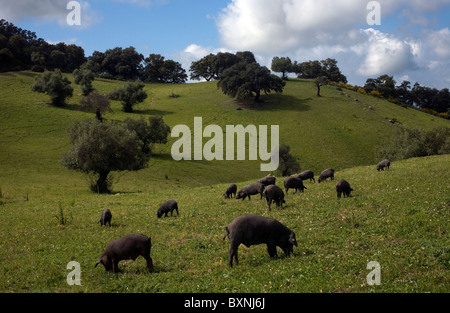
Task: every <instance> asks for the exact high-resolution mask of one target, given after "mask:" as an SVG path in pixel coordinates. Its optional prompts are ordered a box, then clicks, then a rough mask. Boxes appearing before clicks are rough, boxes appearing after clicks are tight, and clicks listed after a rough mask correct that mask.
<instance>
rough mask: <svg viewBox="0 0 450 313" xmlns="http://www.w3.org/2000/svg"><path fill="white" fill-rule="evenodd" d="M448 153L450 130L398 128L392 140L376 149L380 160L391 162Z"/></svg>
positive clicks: (449, 149)
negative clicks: (385, 159)
mask: <svg viewBox="0 0 450 313" xmlns="http://www.w3.org/2000/svg"><path fill="white" fill-rule="evenodd" d="M449 153H450V128H446V127H439V128H435V129H433V130H428V131H426V130H419V129H407V128H399V130H398V131H397V133H396V134H395V136H394V138H392V140H391V141H389V143H388V144H387V145H386V144H384V145H382V146H381V147H379V148H378V155H379V157H380V158H388V159H390V160H391V161H395V160H403V159H409V158H415V157H424V156H430V155H440V154H449Z"/></svg>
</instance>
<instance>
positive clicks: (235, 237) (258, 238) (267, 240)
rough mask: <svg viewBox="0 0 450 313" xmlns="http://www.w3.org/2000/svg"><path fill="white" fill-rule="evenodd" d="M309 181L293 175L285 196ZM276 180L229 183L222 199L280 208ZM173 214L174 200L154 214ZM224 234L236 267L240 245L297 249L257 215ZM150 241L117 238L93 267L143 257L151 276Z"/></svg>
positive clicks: (305, 175) (346, 189)
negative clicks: (255, 200)
mask: <svg viewBox="0 0 450 313" xmlns="http://www.w3.org/2000/svg"><path fill="white" fill-rule="evenodd" d="M390 165H391V162H390V161H389V160H383V161H381V162H380V163H378V165H377V167H376V169H377V171H380V170H381V171H384V169H385V168H387V169H389V168H390ZM328 178H330V179H331V180H334V169H332V168H329V169H326V170H324V171H323V172H322V173H321V174H320V176H319V178H318V182H319V183H320V182H323V181H326V180H327V179H328ZM307 179H309V180H310V182H311V181H312V182H315V179H314V173H313V172H312V171H309V170H308V171H304V172H302V173H300V174H296V175H292V176H290V177H288V178H286V179H285V180H284V188H285V192H286V194H287V193H288V191H289V189H295V192H297V191H298V190H300V191H301V192H303V191H304V190H305V189H307V188H306V187H305V186H304V184H303V181H304V180H307ZM275 182H276V178H275V177H274V176H272V175H268V176H266V177H264V178H261V179H260V180H258V181H257V182H256V183H252V184H249V185H246V186H244V187H242V188H241V189H240V190H239V191H238V190H237V186H236V184H231V185H230V186H228V188H227V189H226V191H225V193H224V194H223V196H224V197H225V198H226V199H229V198H232V197H233V196H234V197H235V198H236V199H242V200H245V198H247V197H248V199H249V200H250V196H253V195H257V194H260V199H262V198H263V196H264V197H265V198H266V200H267V205H268V209H269V211H270V210H271V204H272V203H275V204H276V205H277V207H283V204H284V203H286V201H285V200H284V192H283V190H282V189H281V188H280V187H278V186H277V185H276V184H275ZM352 191H353V189H352V188H351V187H350V184H349V183H348V182H347V181H346V180H344V179H341V180H339V181H338V182H337V184H336V193H337V197H338V198H341V196H342V194H344V198H345V197H350V196H351V195H350V194H351V192H352ZM173 211H176V212H177V216H179V212H178V203H177V202H176V201H175V200H169V201H167V202H164V203H163V204H161V206H160V207H159V209H158V211H157V213H156V215H157V217H158V218H161V217H162V216H163V215H164V217H168V213H169V212H170V215H171V216H173ZM111 219H112V214H111V211H110V210H109V209H105V210H103V211H102V214H101V218H100V221H99V223H100V225H101V226H106V224H108V225H109V226H111ZM225 230H226V232H227V233H226V235H225V237H224V238H223V239H225V238H226V237H228V239H229V240H230V244H231V246H230V250H229V252H228V265H229V266H230V267H232V266H233V259H234V261H235V263H236V264H238V262H239V261H238V254H237V253H238V247H239V245H240V244H243V245H245V246H246V247H250V246H252V245H258V244H266V245H267V251H268V253H269V256H270V257H271V258H276V257H278V255H277V249H276V247H280V248H281V249H282V250H283V252H284V253H285V255H286V256H289V255H290V254H291V253H293V246H297V241H296V239H295V233H294V232H293V231H292V230H290V229H289V228H287V227H286V226H284V225H283V224H281V223H280V222H279V221H277V220H275V219H272V218H268V217H263V216H258V215H249V214H248V215H241V216H239V217H237V218H235V219H234V220H233V221H231V223H230V224H228V225H227V226H226V227H225ZM151 247H152V244H151V238H149V237H147V236H145V235H141V234H131V235H126V236H124V237H121V238H119V239H116V240H114V241H112V242H110V243H109V244H108V246H107V247H106V249H105V252H104V253H103V255H102V256H101V257H100V259H99V260H98V261H97V263H96V264H95V266H97V265H98V264H102V265H103V266H104V267H105V269H106V271H113V272H114V273H117V272H118V271H119V268H118V264H119V262H120V261H122V260H136V258H137V257H139V256H142V257H143V258H144V259H145V260H146V261H147V269H148V270H149V272H150V273H152V272H153V260H152V258H151V257H150V252H151Z"/></svg>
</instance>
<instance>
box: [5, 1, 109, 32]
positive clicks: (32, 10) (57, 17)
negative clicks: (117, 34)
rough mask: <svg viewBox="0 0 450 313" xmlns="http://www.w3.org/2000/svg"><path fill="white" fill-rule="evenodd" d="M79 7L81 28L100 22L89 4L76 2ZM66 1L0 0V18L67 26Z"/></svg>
mask: <svg viewBox="0 0 450 313" xmlns="http://www.w3.org/2000/svg"><path fill="white" fill-rule="evenodd" d="M78 2H79V3H80V5H81V28H87V27H89V26H91V25H92V24H94V23H97V22H99V21H100V20H101V18H102V17H101V15H100V14H99V13H98V12H95V11H94V10H92V8H91V6H90V4H89V2H87V1H78ZM67 3H68V1H60V0H39V1H35V0H20V1H10V0H0V7H1V11H0V18H3V19H5V20H7V21H9V22H12V23H17V22H19V21H21V20H24V19H27V18H32V19H36V20H38V21H40V22H53V21H57V22H58V23H59V24H60V25H61V26H68V25H67V15H68V14H69V13H70V12H71V11H70V10H67V8H66V6H67Z"/></svg>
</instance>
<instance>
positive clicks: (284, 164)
mask: <svg viewBox="0 0 450 313" xmlns="http://www.w3.org/2000/svg"><path fill="white" fill-rule="evenodd" d="M290 152H291V147H290V146H289V145H284V144H283V145H280V150H279V155H280V166H279V167H278V172H279V173H280V174H281V176H283V177H286V176H289V175H292V174H295V173H298V172H299V171H300V164H299V163H298V161H297V159H296V158H295V157H294V156H293V155H292V154H291V153H290Z"/></svg>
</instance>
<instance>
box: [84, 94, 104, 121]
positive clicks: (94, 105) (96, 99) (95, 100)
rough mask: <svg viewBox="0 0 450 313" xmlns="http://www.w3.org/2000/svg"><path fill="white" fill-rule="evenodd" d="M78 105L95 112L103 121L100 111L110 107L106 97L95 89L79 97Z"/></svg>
mask: <svg viewBox="0 0 450 313" xmlns="http://www.w3.org/2000/svg"><path fill="white" fill-rule="evenodd" d="M80 106H81V108H82V109H83V110H85V111H92V112H95V115H96V116H97V119H98V120H99V121H103V117H102V113H103V112H106V111H107V110H110V109H111V105H110V103H109V100H108V97H106V96H104V95H102V94H99V93H98V92H96V91H94V92H92V93H90V94H89V95H88V96H86V97H84V98H83V99H81V101H80Z"/></svg>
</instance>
